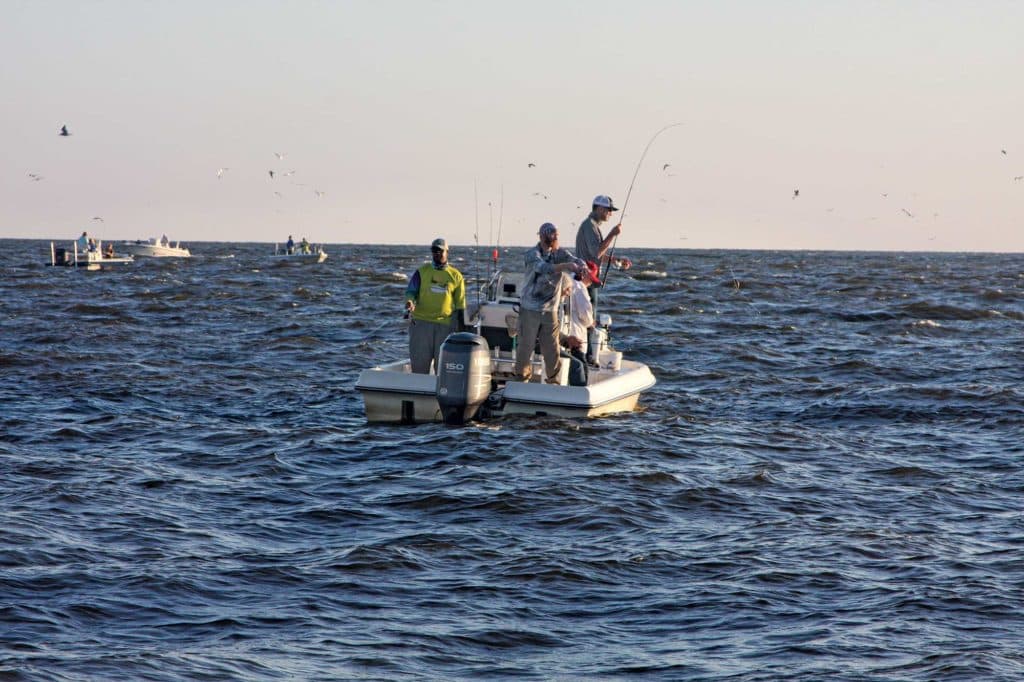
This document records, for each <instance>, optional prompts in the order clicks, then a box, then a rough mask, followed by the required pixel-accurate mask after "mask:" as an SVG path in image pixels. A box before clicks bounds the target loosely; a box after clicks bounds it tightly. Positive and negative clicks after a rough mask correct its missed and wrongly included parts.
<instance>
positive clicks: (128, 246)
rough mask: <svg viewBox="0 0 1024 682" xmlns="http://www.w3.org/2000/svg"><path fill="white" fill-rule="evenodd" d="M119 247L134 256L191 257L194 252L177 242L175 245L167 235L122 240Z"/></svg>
mask: <svg viewBox="0 0 1024 682" xmlns="http://www.w3.org/2000/svg"><path fill="white" fill-rule="evenodd" d="M118 248H119V249H120V250H121V251H123V252H125V253H128V254H131V255H133V256H149V257H152V258H191V257H192V252H191V251H189V250H188V249H187V248H186V247H184V246H182V245H181V242H180V241H179V242H175V243H174V244H173V245H172V244H171V242H170V240H169V239H167V238H166V237H163V238H161V239H156V238H155V237H150V238H149V239H145V240H143V239H136V240H135V241H133V242H121V243H120V244H118Z"/></svg>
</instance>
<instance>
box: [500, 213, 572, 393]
mask: <svg viewBox="0 0 1024 682" xmlns="http://www.w3.org/2000/svg"><path fill="white" fill-rule="evenodd" d="M537 234H538V235H539V236H540V241H538V242H537V245H536V246H534V247H533V248H531V249H529V250H528V251H527V252H526V257H525V259H524V260H525V265H526V272H525V276H524V278H523V293H522V295H521V296H520V301H519V330H518V333H517V334H518V338H519V341H518V344H519V345H518V347H517V348H516V367H515V372H516V378H517V379H518V380H519V381H529V380H530V377H531V375H532V374H533V369H532V365H531V363H530V358H531V357H532V355H533V349H534V346H535V345H536V344H537V342H538V341H540V352H541V355H542V356H544V367H545V372H546V374H547V376H546V377H545V380H546V381H547V382H548V383H558V375H559V372H560V370H561V368H562V367H561V364H562V361H561V357H560V356H559V352H558V333H559V324H558V311H559V309H560V308H561V303H562V289H563V281H562V277H563V275H564V274H565V273H568V272H572V273H576V272H579V271H580V270H581V269H582V268H583V267H585V266H584V263H583V261H581V260H580V259H578V258H576V256H574V255H572V253H570V252H569V251H567V250H565V249H563V248H561V246H559V244H558V228H557V227H555V226H554V225H552V224H551V223H544V224H543V225H541V226H540V230H539V231H538V233H537Z"/></svg>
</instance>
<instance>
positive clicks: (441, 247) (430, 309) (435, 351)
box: [405, 237, 466, 374]
mask: <svg viewBox="0 0 1024 682" xmlns="http://www.w3.org/2000/svg"><path fill="white" fill-rule="evenodd" d="M430 255H431V262H430V263H424V264H423V265H422V266H421V267H420V268H419V269H417V270H416V272H414V273H413V275H412V277H411V278H410V279H409V286H408V287H407V288H406V290H405V309H406V310H407V311H408V312H409V316H410V318H411V319H410V320H409V361H410V364H411V366H412V371H413V372H414V373H416V374H429V373H430V365H431V363H433V365H434V372H435V373H436V372H437V365H438V360H439V357H440V355H441V344H442V343H444V340H445V339H446V338H448V335H449V334H451V333H452V332H457V331H462V330H463V328H464V324H463V319H462V311H463V310H465V308H466V282H465V280H464V279H463V278H462V273H461V272H459V271H458V270H456V269H455V268H453V267H452V266H450V265H448V242H446V241H445V240H444V239H442V238H440V237H438V238H437V239H435V240H434V241H433V242H432V243H431V244H430Z"/></svg>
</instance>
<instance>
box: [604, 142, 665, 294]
mask: <svg viewBox="0 0 1024 682" xmlns="http://www.w3.org/2000/svg"><path fill="white" fill-rule="evenodd" d="M681 125H683V124H682V123H670V124H668V125H667V126H665V127H664V128H662V129H661V130H659V131H658V132H656V133H654V135H652V136H651V139H650V140H649V141H648V142H647V146H646V147H644V151H643V153H642V154H641V155H640V160H639V161H637V164H636V170H635V171H633V179H632V180H631V181H630V183H629V190H627V192H626V200H625V201H624V202H622V213H621V214H619V224H620V225H621V224H622V221H623V220H625V219H626V207H627V206H629V197H630V195H631V194H633V185H634V184H636V176H637V175H639V174H640V166H642V165H643V164H644V159H645V158H646V157H647V151H648V150H649V149H650V148H651V145H652V144H654V140H656V139H657V138H658V136H659V135H661V134H662V133H663V132H665V131H666V130H668V129H669V128H675V127H676V126H681ZM618 241H619V235H615V239H613V240H612V246H611V248H610V249H608V263H607V265H605V268H604V276H603V277H601V282H602V284H603V285H604V286H607V285H608V281H607V279H608V271H609V270H611V267H612V260H613V258H614V256H615V244H616V243H617V242H618Z"/></svg>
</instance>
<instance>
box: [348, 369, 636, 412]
mask: <svg viewBox="0 0 1024 682" xmlns="http://www.w3.org/2000/svg"><path fill="white" fill-rule="evenodd" d="M507 363H508V361H505V360H496V361H495V363H494V365H495V370H496V371H495V373H493V374H492V377H493V378H494V380H495V384H497V386H496V387H495V390H494V392H493V393H492V394H491V396H490V398H489V399H488V401H487V403H486V405H485V406H484V407H483V408H482V409H481V411H480V413H479V414H478V417H479V418H482V419H485V420H486V419H496V418H501V417H504V416H510V415H527V416H554V417H566V418H588V417H602V416H605V415H610V414H616V413H620V412H631V411H633V410H635V409H636V406H637V403H638V401H639V399H640V394H641V393H642V392H643V391H646V390H648V389H649V388H651V387H653V386H654V385H655V383H656V381H655V378H654V375H653V374H651V371H650V369H649V368H648V367H647V366H646V365H644V364H642V363H639V362H629V361H623V362H622V364H621V367H620V368H619V369H618V370H612V369H598V368H594V369H593V370H592V371H591V382H590V384H589V385H587V386H567V385H559V384H544V383H538V382H519V381H509V380H505V381H503V379H507V378H508V376H509V375H508V373H507V372H504V373H503V372H502V371H501V366H502V365H507ZM503 375H504V376H503ZM538 376H539V373H538ZM356 390H358V391H359V392H360V393H361V394H362V397H363V404H364V407H365V410H366V420H367V421H368V422H380V423H396V424H415V423H421V422H439V421H442V415H441V408H440V406H439V405H438V402H437V395H436V390H437V377H436V376H434V375H433V374H412V373H411V371H410V369H409V363H407V362H397V363H393V364H390V365H383V366H380V367H374V368H372V369H367V370H363V372H362V373H361V374H360V375H359V380H358V381H357V382H356Z"/></svg>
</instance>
